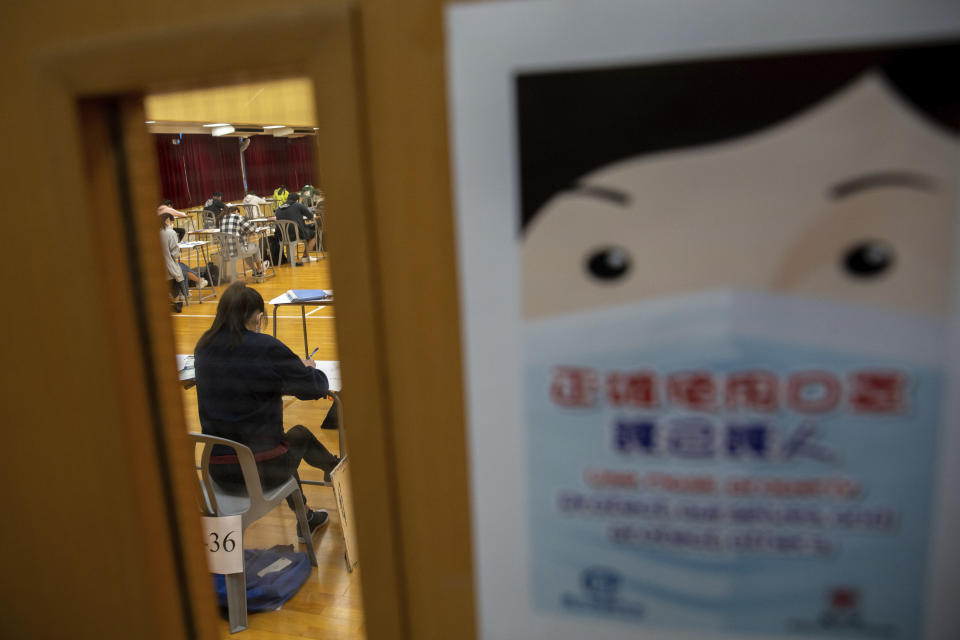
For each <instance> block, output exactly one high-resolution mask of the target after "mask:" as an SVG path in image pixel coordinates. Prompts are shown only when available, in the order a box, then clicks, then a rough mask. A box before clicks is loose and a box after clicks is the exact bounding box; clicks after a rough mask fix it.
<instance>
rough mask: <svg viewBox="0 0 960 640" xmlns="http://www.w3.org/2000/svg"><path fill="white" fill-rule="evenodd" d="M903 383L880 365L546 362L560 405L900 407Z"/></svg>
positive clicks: (810, 409) (818, 410)
mask: <svg viewBox="0 0 960 640" xmlns="http://www.w3.org/2000/svg"><path fill="white" fill-rule="evenodd" d="M601 383H602V384H601ZM907 385H908V379H907V376H906V375H905V374H904V373H902V372H899V371H893V370H887V369H858V370H854V371H851V372H849V373H847V374H843V373H838V372H834V371H829V370H826V369H806V370H799V371H793V372H790V373H787V374H781V375H778V374H776V373H774V372H772V371H766V370H763V369H749V370H744V371H732V372H729V373H719V372H714V371H708V370H688V371H675V372H670V373H660V372H656V371H651V370H645V369H641V370H636V371H621V370H613V371H607V372H600V371H597V370H596V369H593V368H590V367H574V366H558V367H555V368H554V370H553V378H552V380H551V382H550V398H551V400H552V401H553V402H554V404H557V405H559V406H562V407H593V406H596V405H597V404H598V403H599V402H601V401H603V400H605V401H606V403H607V404H608V405H609V406H611V407H618V408H619V407H622V408H632V409H659V408H664V407H671V408H680V409H687V410H690V411H700V412H713V411H717V410H719V409H725V410H727V411H731V412H740V411H745V412H761V413H771V412H775V411H778V410H780V409H784V408H785V409H788V410H790V411H793V412H796V413H800V414H805V415H816V414H823V413H827V412H830V411H836V410H841V409H845V410H849V411H853V412H857V413H872V414H891V413H900V412H902V411H903V410H904V408H905V404H906V402H907V393H906V390H907ZM601 387H602V389H601Z"/></svg>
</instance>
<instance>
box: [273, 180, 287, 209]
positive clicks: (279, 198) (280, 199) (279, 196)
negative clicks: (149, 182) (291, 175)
mask: <svg viewBox="0 0 960 640" xmlns="http://www.w3.org/2000/svg"><path fill="white" fill-rule="evenodd" d="M288 195H290V193H289V192H288V191H287V185H285V184H282V185H280V186H279V187H278V188H277V189H276V190H275V191H274V192H273V199H274V201H275V202H276V203H277V205H281V204H283V203H284V202H286V201H287V196H288Z"/></svg>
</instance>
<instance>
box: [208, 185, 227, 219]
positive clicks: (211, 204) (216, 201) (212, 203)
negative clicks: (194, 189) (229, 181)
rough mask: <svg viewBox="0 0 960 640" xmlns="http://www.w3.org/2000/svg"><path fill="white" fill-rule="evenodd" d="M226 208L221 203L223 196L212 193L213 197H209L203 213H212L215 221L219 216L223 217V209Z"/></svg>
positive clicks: (215, 192)
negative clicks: (215, 217)
mask: <svg viewBox="0 0 960 640" xmlns="http://www.w3.org/2000/svg"><path fill="white" fill-rule="evenodd" d="M226 208H227V205H225V204H224V203H223V194H222V193H221V192H219V191H214V192H213V195H212V196H210V199H209V200H207V201H206V202H205V203H204V205H203V209H204V211H212V212H213V214H214V215H215V216H217V219H218V220H219V219H220V216H221V215H223V211H224V209H226Z"/></svg>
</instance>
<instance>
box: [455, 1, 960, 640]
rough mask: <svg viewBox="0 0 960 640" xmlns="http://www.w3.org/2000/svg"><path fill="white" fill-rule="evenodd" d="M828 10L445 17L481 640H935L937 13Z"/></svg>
mask: <svg viewBox="0 0 960 640" xmlns="http://www.w3.org/2000/svg"><path fill="white" fill-rule="evenodd" d="M868 5H869V9H870V11H869V17H867V18H865V17H864V14H861V13H860V11H861V10H864V11H865V10H867V9H868ZM831 7H832V10H831V11H826V10H824V11H822V12H820V13H817V14H813V13H811V12H810V11H808V10H807V9H805V8H804V7H796V6H791V5H788V3H769V2H765V3H750V2H686V3H666V2H646V3H622V2H598V3H589V7H585V6H584V5H583V3H579V4H578V3H564V2H527V3H502V4H492V5H487V6H464V7H457V8H454V9H451V10H450V11H449V13H448V38H449V54H448V61H449V74H450V84H451V89H450V92H451V93H450V95H451V114H452V125H451V127H452V133H453V135H452V139H453V141H454V144H453V146H454V154H453V155H454V157H453V161H454V175H455V181H456V185H455V186H456V193H457V200H456V203H457V220H458V234H459V243H460V245H459V247H460V261H461V264H460V267H461V271H460V277H461V291H462V298H463V308H464V313H463V317H464V318H465V320H464V345H465V354H466V367H467V397H468V402H469V408H468V415H469V428H470V446H471V467H472V473H473V476H472V486H473V505H472V506H473V516H474V521H475V529H474V531H475V543H474V544H475V548H476V559H477V561H476V566H477V577H478V580H477V582H478V584H477V587H478V589H477V591H478V604H479V611H480V615H479V618H480V630H481V637H483V638H517V637H549V638H582V637H585V636H588V635H589V637H591V638H634V637H644V638H704V637H716V638H742V637H757V638H824V637H836V638H841V637H842V638H850V637H855V638H922V637H929V638H953V637H957V632H958V630H960V626H958V625H960V622H958V618H957V613H956V612H954V611H952V610H951V609H952V607H951V606H950V605H949V602H950V598H951V596H950V594H951V593H954V594H955V593H956V587H957V586H958V585H957V582H956V581H957V578H956V575H955V573H952V572H951V567H952V568H954V569H955V568H956V566H957V565H956V558H957V553H958V549H957V548H956V543H952V542H951V541H952V540H954V539H956V534H957V533H958V526H957V525H958V523H957V519H956V516H957V513H956V507H955V506H952V505H953V504H955V503H956V500H952V499H951V496H950V494H949V491H948V490H945V489H944V488H945V487H949V486H951V485H950V483H951V481H953V480H956V479H957V471H956V469H957V467H956V466H955V465H954V464H952V462H954V461H955V460H956V458H957V442H958V434H957V433H956V430H955V429H951V428H949V425H950V424H952V422H951V417H952V416H954V415H956V413H955V412H956V408H955V407H954V405H953V397H954V396H955V395H956V393H955V383H954V382H953V377H952V376H953V373H952V372H953V371H954V369H955V365H956V357H955V354H954V353H953V352H952V350H951V348H952V345H954V344H955V343H956V342H955V341H956V335H955V332H956V329H955V325H956V321H955V318H956V304H957V295H956V294H957V290H958V288H957V278H956V269H957V266H958V265H957V263H958V262H960V260H958V258H960V255H958V252H957V250H956V247H957V245H958V243H957V237H958V225H957V218H958V212H960V206H958V191H960V85H958V84H957V83H956V82H954V81H953V80H952V79H953V78H954V77H955V75H956V72H955V70H956V69H957V68H960V10H958V8H955V7H952V6H950V4H949V3H934V2H929V3H920V4H917V5H914V6H913V10H903V9H901V8H897V7H896V6H895V5H894V4H893V3H881V4H879V5H878V4H877V3H863V2H845V3H834V4H833V5H831ZM774 10H776V11H775V13H770V14H765V13H764V12H765V11H771V12H773V11H774ZM492 397H495V398H497V402H496V403H491V402H490V401H489V399H490V398H492ZM641 634H642V635H641Z"/></svg>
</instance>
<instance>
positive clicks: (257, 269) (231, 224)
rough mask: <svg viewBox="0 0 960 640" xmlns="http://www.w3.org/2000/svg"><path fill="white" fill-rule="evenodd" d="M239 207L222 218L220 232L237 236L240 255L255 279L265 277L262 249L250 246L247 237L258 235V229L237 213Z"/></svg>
mask: <svg viewBox="0 0 960 640" xmlns="http://www.w3.org/2000/svg"><path fill="white" fill-rule="evenodd" d="M237 209H238V208H237V207H229V208H228V209H227V210H226V212H225V213H224V215H223V217H222V218H220V231H221V232H223V233H229V234H232V235H235V236H237V237H238V238H239V239H240V241H239V242H238V243H237V251H238V255H239V256H240V257H241V258H243V259H244V260H245V261H246V263H247V265H249V266H250V268H251V269H252V270H253V277H254V278H261V277H263V261H262V260H261V258H260V247H258V246H257V245H256V244H248V243H247V236H248V235H249V234H251V233H256V230H257V227H256V225H254V224H253V223H252V222H250V221H249V220H247V219H246V218H244V217H243V216H241V215H240V214H238V213H237Z"/></svg>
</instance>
